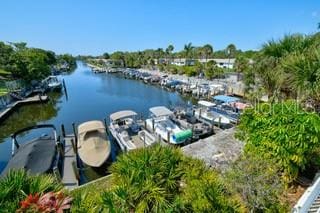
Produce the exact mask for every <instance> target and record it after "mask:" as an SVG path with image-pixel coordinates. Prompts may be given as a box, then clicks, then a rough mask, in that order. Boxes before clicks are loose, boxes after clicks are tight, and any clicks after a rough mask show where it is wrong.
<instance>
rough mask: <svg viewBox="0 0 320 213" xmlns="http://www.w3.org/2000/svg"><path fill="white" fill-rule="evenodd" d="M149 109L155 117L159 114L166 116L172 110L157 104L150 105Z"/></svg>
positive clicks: (170, 113)
mask: <svg viewBox="0 0 320 213" xmlns="http://www.w3.org/2000/svg"><path fill="white" fill-rule="evenodd" d="M149 111H150V112H151V113H152V114H153V115H155V116H156V117H160V116H168V115H172V114H173V112H172V111H170V110H169V109H168V108H167V107H165V106H157V107H152V108H150V109H149Z"/></svg>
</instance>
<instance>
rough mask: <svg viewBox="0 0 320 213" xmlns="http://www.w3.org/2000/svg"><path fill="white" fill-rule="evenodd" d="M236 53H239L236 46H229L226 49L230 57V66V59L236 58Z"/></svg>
mask: <svg viewBox="0 0 320 213" xmlns="http://www.w3.org/2000/svg"><path fill="white" fill-rule="evenodd" d="M236 52H237V48H236V45H234V44H229V45H228V46H227V48H226V53H227V56H228V59H229V64H230V59H231V57H232V58H234V57H235V55H236Z"/></svg>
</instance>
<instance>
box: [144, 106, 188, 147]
mask: <svg viewBox="0 0 320 213" xmlns="http://www.w3.org/2000/svg"><path fill="white" fill-rule="evenodd" d="M149 111H150V113H151V118H149V119H147V120H146V126H147V128H148V129H150V131H151V130H152V131H153V132H154V133H155V134H156V135H157V136H158V137H160V138H161V139H162V140H164V141H166V142H168V143H171V144H182V143H184V142H186V141H187V140H190V139H191V138H192V130H190V129H181V128H180V127H179V126H178V125H177V124H175V123H174V122H173V121H172V120H171V119H170V116H172V115H173V112H172V111H170V110H169V109H168V108H166V107H164V106H157V107H152V108H150V109H149Z"/></svg>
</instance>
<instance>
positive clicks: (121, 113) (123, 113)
mask: <svg viewBox="0 0 320 213" xmlns="http://www.w3.org/2000/svg"><path fill="white" fill-rule="evenodd" d="M136 115H137V113H136V112H134V111H131V110H123V111H119V112H115V113H113V114H111V115H110V120H112V121H115V120H119V119H121V118H126V117H132V116H136Z"/></svg>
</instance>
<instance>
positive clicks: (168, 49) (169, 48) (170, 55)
mask: <svg viewBox="0 0 320 213" xmlns="http://www.w3.org/2000/svg"><path fill="white" fill-rule="evenodd" d="M173 50H174V46H173V45H172V44H170V45H169V46H168V47H167V49H166V54H167V57H169V58H171V61H172V58H173V57H172V52H173Z"/></svg>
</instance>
